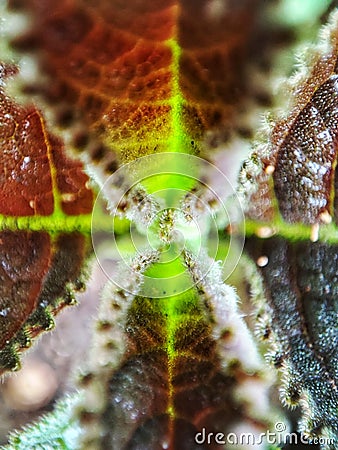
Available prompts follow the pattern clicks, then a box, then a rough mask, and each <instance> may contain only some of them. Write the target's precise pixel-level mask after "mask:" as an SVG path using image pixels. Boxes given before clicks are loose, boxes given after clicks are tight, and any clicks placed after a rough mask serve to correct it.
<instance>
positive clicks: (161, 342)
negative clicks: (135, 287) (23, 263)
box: [80, 255, 269, 450]
mask: <svg viewBox="0 0 338 450" xmlns="http://www.w3.org/2000/svg"><path fill="white" fill-rule="evenodd" d="M138 258H140V257H138ZM145 258H146V255H144V256H143V259H145ZM136 261H137V257H135V266H137V264H136ZM209 263H210V261H209ZM159 264H160V263H157V262H154V261H151V260H149V261H148V263H147V265H146V266H144V267H143V268H142V269H141V272H142V271H144V270H145V269H146V272H143V273H148V272H149V270H150V269H151V270H152V271H153V273H155V271H156V268H157V266H158V265H159ZM186 264H187V265H188V267H190V269H189V271H191V276H192V278H193V279H194V278H195V277H196V280H198V279H199V271H200V270H203V268H202V267H201V266H200V264H199V263H198V261H197V260H195V258H194V257H193V256H192V255H186ZM147 267H148V269H147ZM212 271H213V273H212V274H210V275H208V277H206V278H207V280H203V281H201V282H199V284H197V285H196V287H195V288H192V289H190V290H188V291H185V292H184V293H181V294H177V295H174V296H169V297H165V298H145V297H143V296H140V295H135V296H133V295H130V294H129V295H128V294H127V295H126V293H125V291H124V290H122V289H117V288H116V287H114V286H111V287H109V288H108V289H106V291H105V293H104V296H103V298H102V302H101V305H100V313H99V321H98V324H97V339H96V342H95V346H94V348H93V352H92V353H91V361H90V365H89V368H87V371H86V372H84V373H83V374H82V381H81V385H82V387H85V389H86V390H85V397H84V399H83V403H82V407H81V408H80V418H81V422H82V424H83V425H84V426H85V427H84V428H85V430H86V433H85V434H84V435H83V439H82V441H81V448H86V449H94V448H121V449H122V448H123V449H124V448H128V449H136V448H137V449H141V448H142V449H143V448H144V449H150V448H160V447H161V448H172V449H182V450H183V449H195V448H196V449H197V448H207V447H208V445H206V443H205V445H203V446H202V447H201V446H200V445H199V444H198V442H197V441H196V440H195V436H196V434H197V433H198V432H203V429H206V430H207V431H208V432H210V433H217V432H220V433H223V439H225V436H226V433H227V432H230V431H231V430H233V429H234V427H240V426H241V424H242V423H243V424H247V423H248V422H249V421H251V420H252V419H253V418H254V422H255V425H254V429H253V432H254V433H256V434H257V435H258V434H259V432H260V431H262V430H265V429H266V427H267V426H268V423H269V417H268V416H267V411H266V409H265V408H264V406H263V407H262V408H256V404H255V399H254V398H253V397H252V396H251V395H250V387H249V386H251V389H253V390H254V391H255V390H259V391H260V393H261V395H262V396H263V397H264V396H265V395H267V389H268V386H269V381H268V379H265V378H264V376H263V375H262V372H261V371H262V369H263V367H262V365H261V361H260V359H259V356H258V354H257V353H256V351H255V348H254V346H253V342H252V340H251V338H250V335H249V333H248V330H247V329H246V327H245V325H244V322H243V321H242V319H241V318H240V317H239V316H238V313H237V311H236V301H237V299H236V295H235V293H234V291H233V289H231V288H229V287H227V286H225V285H224V284H223V283H222V281H221V279H220V271H219V269H218V268H217V264H215V265H214V266H213V269H212ZM136 275H137V276H138V277H140V276H141V278H138V282H139V285H141V284H142V273H139V274H136V272H135V274H134V276H136ZM128 279H130V283H131V284H132V280H131V275H129V276H128ZM244 355H246V356H244ZM248 355H250V356H248ZM241 386H242V387H243V389H245V386H248V390H247V391H246V393H247V395H246V396H245V399H244V398H242V397H241V396H240V395H239V396H237V394H236V393H239V392H240V391H241ZM243 426H245V425H243ZM208 448H209V447H208Z"/></svg>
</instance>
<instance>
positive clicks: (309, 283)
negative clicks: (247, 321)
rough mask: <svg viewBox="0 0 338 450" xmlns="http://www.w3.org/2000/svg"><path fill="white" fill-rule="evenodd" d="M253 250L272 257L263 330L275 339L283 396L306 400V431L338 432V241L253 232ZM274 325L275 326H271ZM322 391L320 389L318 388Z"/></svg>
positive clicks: (267, 268) (264, 269) (266, 271)
mask: <svg viewBox="0 0 338 450" xmlns="http://www.w3.org/2000/svg"><path fill="white" fill-rule="evenodd" d="M247 248H248V251H249V253H250V254H251V255H252V257H253V258H254V259H255V260H256V261H257V260H259V258H261V257H262V255H264V257H265V258H267V260H268V261H267V262H266V264H265V265H264V267H262V268H261V269H260V272H261V274H262V277H263V281H264V287H265V295H266V302H267V303H266V305H265V306H262V307H261V310H260V312H259V314H260V315H261V316H264V315H265V316H268V317H269V320H268V323H266V324H265V326H263V328H262V330H261V334H262V335H263V336H264V335H265V336H266V337H268V338H269V339H270V341H271V342H272V344H273V349H274V350H273V354H272V355H271V356H270V358H271V360H272V361H273V362H274V363H275V365H276V367H278V368H281V369H282V371H283V387H282V390H281V393H282V394H281V395H282V400H283V401H284V402H285V403H287V404H290V405H295V404H297V403H298V402H299V401H300V400H301V404H302V408H303V410H304V418H303V420H302V423H301V425H300V428H301V430H302V431H304V432H306V433H309V434H310V435H321V434H322V433H323V432H324V433H325V429H326V431H327V432H328V434H329V436H331V437H335V436H336V435H337V430H338V417H337V409H338V394H337V382H338V361H337V348H338V321H337V318H338V271H337V267H338V261H337V254H338V252H337V246H336V245H331V246H330V245H327V244H323V243H311V242H303V243H292V242H287V241H286V240H283V239H280V238H271V239H268V240H266V241H265V240H259V239H257V238H256V239H255V238H251V239H250V241H249V242H248V245H247ZM269 330H270V331H269ZM319 392H320V394H319Z"/></svg>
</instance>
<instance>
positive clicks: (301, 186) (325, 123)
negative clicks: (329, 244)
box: [242, 14, 338, 224]
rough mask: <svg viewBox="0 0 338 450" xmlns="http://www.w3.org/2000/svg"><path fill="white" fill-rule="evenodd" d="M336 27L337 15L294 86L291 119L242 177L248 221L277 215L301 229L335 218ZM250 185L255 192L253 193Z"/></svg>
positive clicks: (282, 122) (283, 122) (254, 157)
mask: <svg viewBox="0 0 338 450" xmlns="http://www.w3.org/2000/svg"><path fill="white" fill-rule="evenodd" d="M337 22H338V19H337V14H335V15H333V16H332V17H331V24H330V26H329V27H328V28H327V29H326V35H325V40H324V41H323V42H322V43H321V45H319V46H318V47H317V49H316V50H313V55H312V56H311V58H312V59H311V62H312V66H311V67H308V68H307V70H305V69H303V71H302V72H300V73H299V74H297V75H296V76H294V78H293V79H292V80H291V81H290V85H291V89H290V87H289V89H290V91H291V95H292V98H293V104H292V108H291V111H290V113H289V115H288V117H286V118H283V119H279V120H277V122H276V124H275V126H274V127H273V129H272V131H271V134H270V136H269V137H268V138H269V143H268V144H267V145H265V146H264V144H262V145H261V144H258V146H257V147H258V148H257V151H256V152H255V153H254V154H253V155H252V157H251V160H250V161H248V163H247V165H248V170H247V171H244V172H243V173H242V176H243V177H242V183H244V184H245V186H246V188H247V190H248V192H247V193H246V195H247V196H248V198H250V199H251V204H250V200H249V202H248V208H247V209H248V216H250V217H253V218H255V219H259V220H271V219H273V218H274V217H276V214H277V211H278V212H279V213H280V214H281V216H282V217H283V219H284V220H285V221H286V222H290V223H298V222H299V223H303V224H313V223H328V221H329V220H330V217H332V216H333V217H335V213H334V209H335V202H336V200H335V198H336V196H337V193H336V185H335V181H334V180H335V178H336V177H335V170H336V163H337V145H338V141H337V139H338V138H337V136H338V128H337V127H338V125H337V124H338V117H337V106H338V94H337V92H338V87H337V86H338V84H337V83H338V74H337V72H338V66H337V58H338V25H337ZM265 137H267V136H265ZM251 165H252V166H253V167H252V166H251ZM252 180H255V181H254V183H255V187H254V188H253V189H250V183H251V182H252Z"/></svg>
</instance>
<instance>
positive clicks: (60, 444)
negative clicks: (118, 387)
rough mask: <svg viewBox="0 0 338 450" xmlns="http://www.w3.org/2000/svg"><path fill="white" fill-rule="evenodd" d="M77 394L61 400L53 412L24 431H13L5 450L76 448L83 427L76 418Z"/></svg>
mask: <svg viewBox="0 0 338 450" xmlns="http://www.w3.org/2000/svg"><path fill="white" fill-rule="evenodd" d="M76 400H77V398H76V396H72V397H70V396H69V397H66V398H65V399H63V400H62V401H59V402H58V403H57V405H56V406H55V408H54V411H53V412H52V413H49V414H47V415H45V416H44V417H43V418H42V419H40V420H39V421H38V422H37V423H35V424H33V425H29V426H28V427H25V428H24V429H23V430H22V431H20V433H19V432H14V433H11V435H10V437H9V444H8V445H6V446H3V447H1V448H2V449H3V450H26V449H27V448H30V449H31V450H52V449H56V448H57V449H62V450H74V449H75V448H76V445H77V441H78V438H79V435H80V433H81V429H80V426H79V423H78V422H76V420H74V417H73V407H74V403H75V401H76Z"/></svg>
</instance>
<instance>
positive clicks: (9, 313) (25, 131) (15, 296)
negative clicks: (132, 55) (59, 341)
mask: <svg viewBox="0 0 338 450" xmlns="http://www.w3.org/2000/svg"><path fill="white" fill-rule="evenodd" d="M0 69H1V70H0V76H2V77H5V76H7V75H12V74H14V73H15V69H14V68H13V69H12V68H11V67H9V66H6V65H4V66H2V65H0ZM2 84H3V83H2V79H0V86H2ZM0 138H1V141H0V151H1V162H0V214H3V215H4V216H5V217H4V219H3V220H4V222H3V223H2V229H3V230H4V231H2V232H1V235H0V239H1V241H0V242H1V243H0V247H1V248H0V279H1V286H0V290H1V298H0V329H1V336H0V372H1V373H2V372H3V371H5V370H9V369H12V370H13V369H17V368H18V367H19V357H18V352H20V351H21V350H24V349H25V348H27V347H28V346H29V345H30V340H31V338H33V337H35V336H37V335H38V334H40V333H41V332H42V331H44V330H48V329H50V328H51V327H52V326H53V323H54V322H53V318H52V317H53V316H54V315H55V314H57V313H58V312H59V311H60V310H61V309H62V308H63V307H64V306H65V305H67V304H69V303H71V302H72V301H73V296H72V294H71V290H72V289H73V290H74V289H75V290H76V289H81V288H83V282H82V281H81V279H80V278H81V277H80V274H81V268H82V266H83V264H84V261H85V258H86V254H87V246H88V242H87V240H88V238H87V237H85V236H83V235H81V234H79V233H75V232H73V233H71V234H65V235H57V233H55V230H57V226H55V216H53V215H52V213H54V212H56V213H57V218H58V220H63V221H64V226H65V228H66V229H67V214H69V215H81V214H90V212H91V210H92V206H93V192H92V191H91V189H90V188H89V187H88V180H89V179H88V176H87V175H86V174H85V173H84V172H83V166H82V164H81V163H80V162H78V161H73V160H71V159H69V158H68V157H67V156H66V154H65V149H64V146H63V143H62V141H61V140H60V139H58V138H56V137H55V136H52V135H50V134H49V133H48V131H47V130H46V127H45V123H44V121H43V118H42V116H41V114H40V113H39V111H38V110H37V109H36V108H35V107H34V106H28V107H27V106H21V105H18V104H16V103H15V102H14V101H12V100H11V99H9V98H8V97H7V96H6V95H5V93H4V90H3V89H2V88H0ZM55 205H56V206H57V208H55ZM62 212H63V213H64V216H63V217H62V214H60V213H62ZM36 215H42V216H48V217H44V219H45V221H44V222H41V220H42V219H41V218H40V217H34V216H36ZM13 216H14V217H15V220H12V221H11V219H12V218H13ZM21 216H29V220H28V221H27V220H26V221H24V222H20V219H21ZM59 226H60V224H59ZM6 227H8V229H6ZM20 227H21V228H23V227H25V228H26V230H27V231H17V228H20ZM30 227H32V229H34V230H36V229H41V230H42V231H36V232H30V231H29V229H30ZM73 227H74V226H73Z"/></svg>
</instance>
